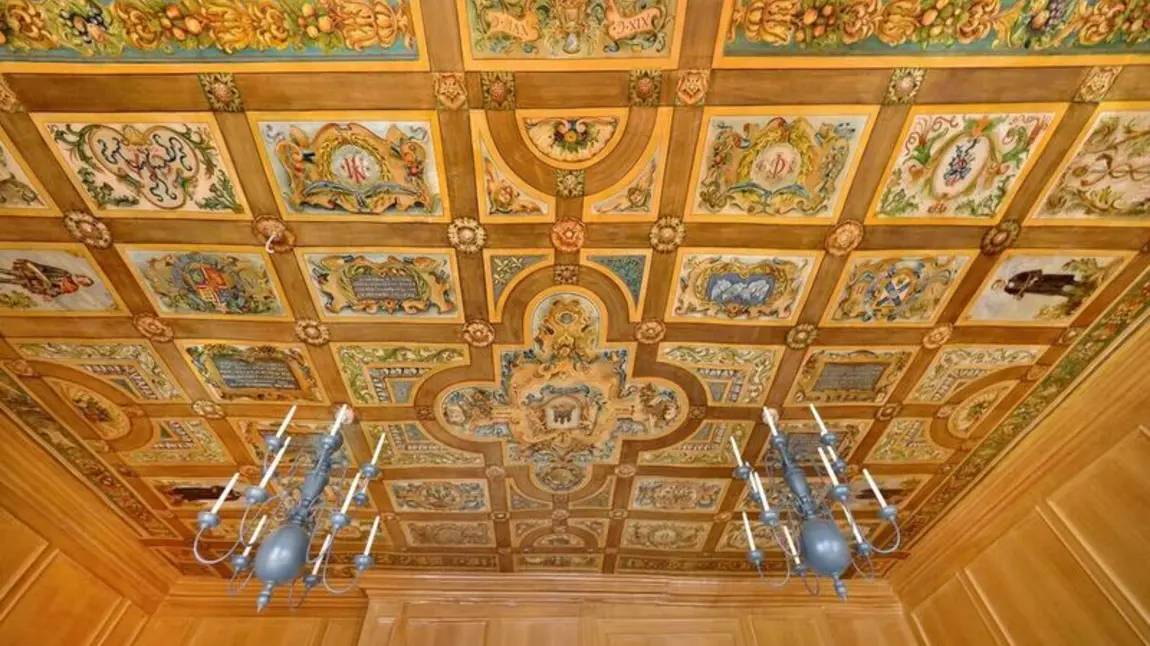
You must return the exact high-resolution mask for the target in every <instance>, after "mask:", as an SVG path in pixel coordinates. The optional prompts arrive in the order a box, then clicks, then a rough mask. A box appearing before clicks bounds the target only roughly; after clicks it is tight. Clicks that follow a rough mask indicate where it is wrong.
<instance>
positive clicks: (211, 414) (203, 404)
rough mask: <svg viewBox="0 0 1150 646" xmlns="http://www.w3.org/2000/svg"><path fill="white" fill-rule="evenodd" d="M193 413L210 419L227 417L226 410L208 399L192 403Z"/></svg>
mask: <svg viewBox="0 0 1150 646" xmlns="http://www.w3.org/2000/svg"><path fill="white" fill-rule="evenodd" d="M192 412H193V413H195V414H196V415H199V416H200V417H206V418H208V419H223V418H224V417H225V416H226V414H225V413H224V409H222V408H220V406H219V404H216V403H215V402H210V401H207V400H206V399H199V400H196V401H194V402H192Z"/></svg>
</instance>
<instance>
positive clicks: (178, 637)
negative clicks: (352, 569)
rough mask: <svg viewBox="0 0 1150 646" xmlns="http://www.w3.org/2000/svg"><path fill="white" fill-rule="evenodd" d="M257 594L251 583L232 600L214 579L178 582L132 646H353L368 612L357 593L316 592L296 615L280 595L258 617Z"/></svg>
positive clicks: (365, 601) (363, 599) (221, 584)
mask: <svg viewBox="0 0 1150 646" xmlns="http://www.w3.org/2000/svg"><path fill="white" fill-rule="evenodd" d="M257 591H258V587H257V586H255V585H251V586H248V588H247V589H246V590H245V591H244V592H243V593H242V594H240V595H238V596H235V597H233V596H230V595H228V594H226V593H225V588H224V582H223V581H220V580H218V579H204V578H187V579H182V580H180V581H178V582H177V583H176V585H174V586H173V587H172V590H171V592H170V594H169V595H168V597H167V598H166V599H165V600H164V602H163V603H162V604H161V605H160V607H159V608H157V609H156V612H155V614H154V615H152V617H151V618H150V619H149V620H148V623H147V625H146V626H145V627H144V629H143V631H142V632H141V633H140V636H139V637H138V638H137V639H136V641H135V642H132V645H131V646H269V645H271V644H275V645H276V646H281V645H282V646H354V645H355V644H356V642H357V640H358V639H359V633H360V629H361V627H362V626H363V616H364V611H365V610H366V609H367V600H366V599H365V598H364V596H363V595H362V594H360V593H352V594H349V595H347V596H332V595H328V594H327V593H317V594H316V595H315V596H313V597H311V598H309V599H308V600H307V603H306V604H305V605H304V606H303V607H302V608H300V609H299V610H296V611H293V610H289V609H288V608H287V607H286V605H285V603H284V601H285V600H284V598H283V595H279V597H278V598H276V599H275V600H274V601H273V604H272V605H271V606H270V607H269V608H268V609H267V610H265V611H264V613H262V614H257V613H256V610H255V593H256V592H257Z"/></svg>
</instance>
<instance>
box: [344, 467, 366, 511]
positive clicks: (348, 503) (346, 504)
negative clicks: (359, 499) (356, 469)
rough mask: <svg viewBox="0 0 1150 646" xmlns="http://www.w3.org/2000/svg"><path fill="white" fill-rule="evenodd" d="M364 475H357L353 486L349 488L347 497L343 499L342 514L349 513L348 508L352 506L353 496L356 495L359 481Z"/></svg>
mask: <svg viewBox="0 0 1150 646" xmlns="http://www.w3.org/2000/svg"><path fill="white" fill-rule="evenodd" d="M362 475H363V474H361V473H357V474H355V477H354V478H352V480H351V486H350V487H348V488H347V497H346V498H344V499H343V507H340V508H339V512H340V513H341V514H346V513H347V508H348V507H350V506H351V499H352V496H354V495H355V488H356V487H358V486H359V479H360V477H362Z"/></svg>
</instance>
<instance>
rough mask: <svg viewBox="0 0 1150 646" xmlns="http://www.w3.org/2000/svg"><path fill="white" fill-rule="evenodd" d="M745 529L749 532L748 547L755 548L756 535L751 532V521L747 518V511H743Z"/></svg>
mask: <svg viewBox="0 0 1150 646" xmlns="http://www.w3.org/2000/svg"><path fill="white" fill-rule="evenodd" d="M743 531H744V532H746V533H747V545H748V547H747V549H748V550H754V549H755V537H754V536H753V535H752V534H751V521H749V520H747V512H745V511H744V512H743Z"/></svg>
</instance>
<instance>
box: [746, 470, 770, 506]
mask: <svg viewBox="0 0 1150 646" xmlns="http://www.w3.org/2000/svg"><path fill="white" fill-rule="evenodd" d="M751 488H752V489H754V491H755V493H757V494H759V504H761V505H762V506H763V509H770V508H771V506H770V505H768V504H767V494H766V492H765V491H764V490H763V481H762V480H760V479H759V472H758V471H752V472H751Z"/></svg>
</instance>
